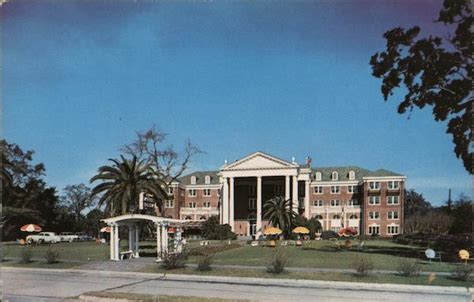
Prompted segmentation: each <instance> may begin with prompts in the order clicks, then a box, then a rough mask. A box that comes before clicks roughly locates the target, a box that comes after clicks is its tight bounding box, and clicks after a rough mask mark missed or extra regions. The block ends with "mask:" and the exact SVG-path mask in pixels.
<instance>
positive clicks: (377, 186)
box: [369, 181, 380, 190]
mask: <svg viewBox="0 0 474 302" xmlns="http://www.w3.org/2000/svg"><path fill="white" fill-rule="evenodd" d="M369 189H370V190H380V182H379V181H371V182H369Z"/></svg>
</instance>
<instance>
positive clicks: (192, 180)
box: [191, 176, 196, 185]
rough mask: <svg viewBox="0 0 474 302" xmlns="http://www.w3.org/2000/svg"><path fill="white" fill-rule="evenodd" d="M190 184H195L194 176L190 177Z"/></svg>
mask: <svg viewBox="0 0 474 302" xmlns="http://www.w3.org/2000/svg"><path fill="white" fill-rule="evenodd" d="M191 184H192V185H195V184H196V176H191Z"/></svg>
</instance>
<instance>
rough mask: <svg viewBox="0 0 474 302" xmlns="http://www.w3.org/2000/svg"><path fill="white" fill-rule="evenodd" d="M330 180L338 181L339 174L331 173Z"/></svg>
mask: <svg viewBox="0 0 474 302" xmlns="http://www.w3.org/2000/svg"><path fill="white" fill-rule="evenodd" d="M331 179H332V180H338V179H339V173H337V172H336V171H334V172H332V175H331Z"/></svg>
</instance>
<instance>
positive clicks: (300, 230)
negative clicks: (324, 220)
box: [293, 226, 309, 234]
mask: <svg viewBox="0 0 474 302" xmlns="http://www.w3.org/2000/svg"><path fill="white" fill-rule="evenodd" d="M293 233H295V234H309V230H308V229H307V228H305V227H302V226H299V227H297V228H294V229H293Z"/></svg>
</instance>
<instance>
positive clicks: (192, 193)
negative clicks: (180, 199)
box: [188, 189, 196, 197]
mask: <svg viewBox="0 0 474 302" xmlns="http://www.w3.org/2000/svg"><path fill="white" fill-rule="evenodd" d="M188 196H189V197H196V190H195V189H190V190H188Z"/></svg>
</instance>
